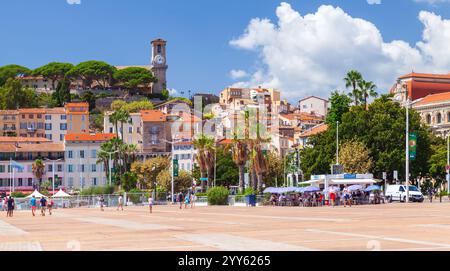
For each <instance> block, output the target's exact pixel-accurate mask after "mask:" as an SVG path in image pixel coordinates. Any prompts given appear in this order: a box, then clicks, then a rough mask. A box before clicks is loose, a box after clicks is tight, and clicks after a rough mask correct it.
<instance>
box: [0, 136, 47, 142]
mask: <svg viewBox="0 0 450 271" xmlns="http://www.w3.org/2000/svg"><path fill="white" fill-rule="evenodd" d="M15 142H18V143H33V142H51V140H50V139H47V138H45V137H7V136H0V143H15Z"/></svg>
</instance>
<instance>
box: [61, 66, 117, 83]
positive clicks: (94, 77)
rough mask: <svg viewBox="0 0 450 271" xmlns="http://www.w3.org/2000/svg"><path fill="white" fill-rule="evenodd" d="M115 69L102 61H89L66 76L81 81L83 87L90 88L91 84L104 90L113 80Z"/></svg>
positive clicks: (71, 70) (74, 68)
mask: <svg viewBox="0 0 450 271" xmlns="http://www.w3.org/2000/svg"><path fill="white" fill-rule="evenodd" d="M115 71H116V68H115V67H113V66H111V65H109V64H108V63H106V62H103V61H95V60H90V61H86V62H81V63H80V64H78V65H76V66H75V67H73V68H72V69H70V71H68V72H67V74H66V76H68V77H69V78H72V79H81V80H82V81H83V85H84V87H90V86H91V84H92V83H96V84H97V85H98V86H100V87H102V88H104V89H106V88H107V87H108V86H109V85H110V84H111V81H112V79H113V74H114V72H115Z"/></svg>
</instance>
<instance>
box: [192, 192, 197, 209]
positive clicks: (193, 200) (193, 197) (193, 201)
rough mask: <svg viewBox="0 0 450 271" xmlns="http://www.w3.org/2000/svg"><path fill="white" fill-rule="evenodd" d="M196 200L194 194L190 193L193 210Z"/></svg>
mask: <svg viewBox="0 0 450 271" xmlns="http://www.w3.org/2000/svg"><path fill="white" fill-rule="evenodd" d="M196 199H197V196H196V195H195V194H194V193H192V194H191V209H192V208H194V206H195V200H196Z"/></svg>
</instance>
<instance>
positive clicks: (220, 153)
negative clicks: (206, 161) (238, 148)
mask: <svg viewBox="0 0 450 271" xmlns="http://www.w3.org/2000/svg"><path fill="white" fill-rule="evenodd" d="M216 153H217V157H216V168H217V173H216V185H220V186H228V185H238V183H239V169H238V167H237V166H236V164H235V163H234V161H233V157H232V156H231V152H230V151H224V150H223V148H220V149H218V150H217V152H216Z"/></svg>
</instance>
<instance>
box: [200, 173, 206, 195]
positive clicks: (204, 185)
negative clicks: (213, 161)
mask: <svg viewBox="0 0 450 271" xmlns="http://www.w3.org/2000/svg"><path fill="white" fill-rule="evenodd" d="M200 176H201V178H202V179H203V178H205V172H204V171H203V170H201V169H200ZM200 185H201V187H202V191H205V190H206V183H205V182H204V181H200Z"/></svg>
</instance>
